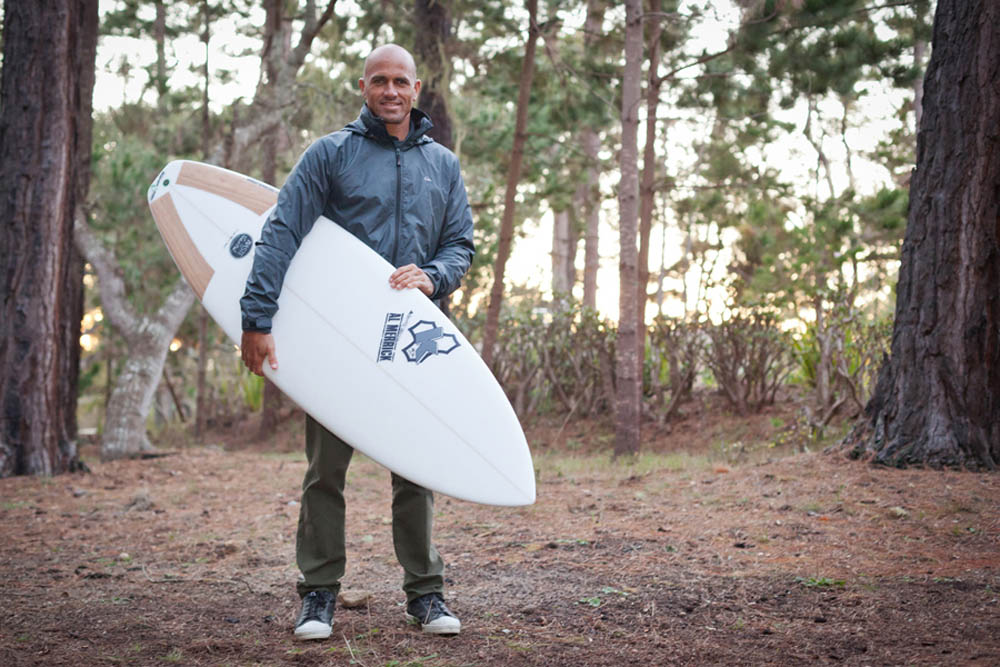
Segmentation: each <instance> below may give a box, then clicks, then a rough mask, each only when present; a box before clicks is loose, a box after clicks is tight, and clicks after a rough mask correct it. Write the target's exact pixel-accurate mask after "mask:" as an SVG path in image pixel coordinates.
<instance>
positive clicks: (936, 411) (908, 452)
mask: <svg viewBox="0 0 1000 667" xmlns="http://www.w3.org/2000/svg"><path fill="white" fill-rule="evenodd" d="M997 26H1000V4H998V3H996V2H993V1H991V0H939V2H938V5H937V13H936V15H935V19H934V35H933V40H932V45H933V48H932V50H931V58H930V63H929V65H928V68H927V75H926V77H925V79H924V97H923V114H922V118H921V126H920V134H919V136H918V138H917V168H916V170H915V172H914V175H913V179H912V181H911V186H910V211H909V218H908V220H907V226H906V235H905V238H904V240H903V251H902V264H901V267H900V274H899V286H898V289H897V294H898V296H897V301H896V320H895V323H894V327H893V335H892V353H891V356H890V358H889V360H888V361H887V362H886V363H885V365H884V366H883V367H882V370H881V372H880V374H879V380H878V384H877V386H876V389H875V393H874V395H873V396H872V399H871V400H870V401H869V403H868V405H867V407H866V409H865V413H866V416H865V419H864V421H863V422H862V423H860V424H859V425H858V426H857V427H856V428H855V431H854V432H853V433H852V435H851V436H850V437H849V441H851V442H852V443H853V444H854V453H855V455H858V456H860V455H863V454H866V453H870V454H872V455H873V457H874V460H875V461H877V462H879V463H884V464H889V465H898V466H903V465H907V464H926V465H932V466H963V467H970V468H979V467H985V468H989V469H995V468H996V466H997V461H1000V421H998V419H997V415H998V414H1000V293H998V291H997V285H1000V246H998V242H1000V225H998V220H1000V188H998V187H997V184H998V183H1000V89H998V88H997V86H996V82H997V81H998V80H1000V33H998V29H997Z"/></svg>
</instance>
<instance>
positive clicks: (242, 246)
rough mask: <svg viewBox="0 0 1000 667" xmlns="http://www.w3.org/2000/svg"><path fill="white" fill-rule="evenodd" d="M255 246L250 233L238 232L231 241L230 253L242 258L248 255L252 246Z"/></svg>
mask: <svg viewBox="0 0 1000 667" xmlns="http://www.w3.org/2000/svg"><path fill="white" fill-rule="evenodd" d="M252 247H253V239H252V238H250V235H249V234H237V235H236V236H234V237H233V240H232V241H230V242H229V254H230V255H232V256H233V257H235V258H236V259H242V258H243V257H246V256H247V253H248V252H250V248H252Z"/></svg>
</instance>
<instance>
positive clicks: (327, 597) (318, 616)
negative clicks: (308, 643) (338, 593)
mask: <svg viewBox="0 0 1000 667" xmlns="http://www.w3.org/2000/svg"><path fill="white" fill-rule="evenodd" d="M335 601H336V598H334V596H333V593H331V592H330V591H312V592H310V593H308V594H306V596H305V597H303V598H302V611H301V612H299V620H297V621H295V638H296V639H326V638H327V637H329V636H330V633H331V632H332V631H333V604H334V602H335Z"/></svg>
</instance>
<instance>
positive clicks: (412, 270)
mask: <svg viewBox="0 0 1000 667" xmlns="http://www.w3.org/2000/svg"><path fill="white" fill-rule="evenodd" d="M389 286H390V287H392V288H393V289H400V290H402V289H409V288H410V287H416V288H417V289H418V290H420V291H421V292H423V293H424V294H426V295H427V296H430V295H431V294H433V293H434V283H433V282H431V279H430V277H429V276H428V275H427V274H426V273H424V270H423V269H421V268H420V267H419V266H417V265H416V264H407V265H406V266H401V267H399V268H398V269H396V270H395V271H394V272H393V274H392V275H391V276H389Z"/></svg>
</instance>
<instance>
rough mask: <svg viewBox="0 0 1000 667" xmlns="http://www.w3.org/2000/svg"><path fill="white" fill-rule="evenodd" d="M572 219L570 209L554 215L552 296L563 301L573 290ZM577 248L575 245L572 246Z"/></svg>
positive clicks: (573, 248) (556, 212)
mask: <svg viewBox="0 0 1000 667" xmlns="http://www.w3.org/2000/svg"><path fill="white" fill-rule="evenodd" d="M572 224H573V223H572V220H571V218H570V214H569V210H563V211H555V212H554V213H553V215H552V298H553V299H554V300H557V301H563V300H565V299H566V297H568V296H569V295H570V293H571V292H572V291H573V259H574V254H575V253H573V252H571V243H572V237H573V234H572V232H571V229H570V228H571V225H572ZM572 250H575V247H572Z"/></svg>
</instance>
